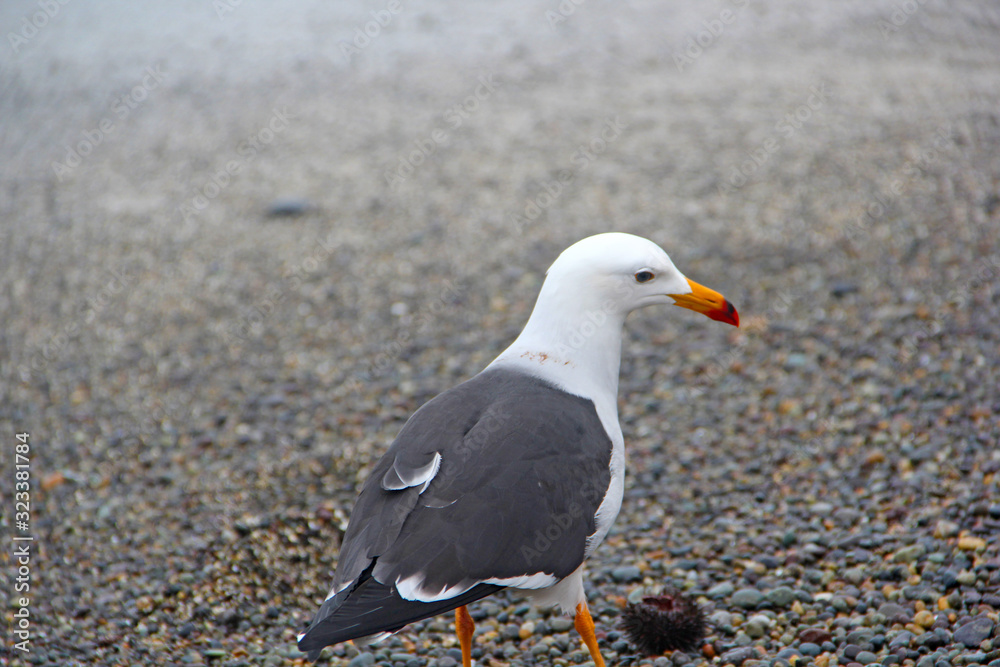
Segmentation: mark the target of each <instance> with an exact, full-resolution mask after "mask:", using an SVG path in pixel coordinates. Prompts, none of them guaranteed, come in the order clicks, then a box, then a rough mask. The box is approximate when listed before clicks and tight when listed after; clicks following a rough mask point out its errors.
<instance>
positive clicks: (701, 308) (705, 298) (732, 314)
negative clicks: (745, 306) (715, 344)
mask: <svg viewBox="0 0 1000 667" xmlns="http://www.w3.org/2000/svg"><path fill="white" fill-rule="evenodd" d="M688 285H690V286H691V293H690V294H668V295H667V296H669V297H670V298H671V299H673V300H674V305H675V306H680V307H681V308H687V309H689V310H693V311H695V312H696V313H701V314H702V315H705V316H706V317H708V318H709V319H712V320H718V321H719V322H725V323H726V324H732V325H733V326H734V327H738V326H740V314H739V313H737V312H736V308H735V307H734V306H733V304H731V303H729V302H728V301H726V297H724V296H722V295H721V294H719V293H718V292H716V291H715V290H711V289H708V288H707V287H703V286H702V285H699V284H698V283H696V282H695V281H693V280H688Z"/></svg>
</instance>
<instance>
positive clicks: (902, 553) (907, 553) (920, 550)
mask: <svg viewBox="0 0 1000 667" xmlns="http://www.w3.org/2000/svg"><path fill="white" fill-rule="evenodd" d="M926 553H927V548H926V547H924V545H922V544H914V545H911V546H908V547H903V548H902V549H900V550H899V551H897V552H896V553H894V554H893V555H892V562H894V563H912V562H914V561H915V560H917V559H919V558H920V557H922V556H923V555H924V554H926Z"/></svg>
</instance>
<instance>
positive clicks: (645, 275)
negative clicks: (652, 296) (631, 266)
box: [635, 271, 656, 283]
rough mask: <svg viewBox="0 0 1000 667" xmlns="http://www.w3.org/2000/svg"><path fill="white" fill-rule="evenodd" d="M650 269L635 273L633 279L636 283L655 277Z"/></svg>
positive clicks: (645, 281) (646, 281)
mask: <svg viewBox="0 0 1000 667" xmlns="http://www.w3.org/2000/svg"><path fill="white" fill-rule="evenodd" d="M655 277H656V276H654V275H653V272H652V271H640V272H639V273H637V274H635V281H636V282H637V283H648V282H649V281H650V280H652V279H653V278H655Z"/></svg>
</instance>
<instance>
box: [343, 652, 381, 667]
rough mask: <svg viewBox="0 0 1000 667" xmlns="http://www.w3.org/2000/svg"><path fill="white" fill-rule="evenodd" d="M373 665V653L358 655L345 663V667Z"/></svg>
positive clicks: (367, 666) (369, 666)
mask: <svg viewBox="0 0 1000 667" xmlns="http://www.w3.org/2000/svg"><path fill="white" fill-rule="evenodd" d="M374 664H375V655H374V654H373V653H368V652H367V651H366V652H364V653H359V654H358V655H356V656H355V657H354V658H351V661H350V662H348V663H347V667H371V666H372V665H374Z"/></svg>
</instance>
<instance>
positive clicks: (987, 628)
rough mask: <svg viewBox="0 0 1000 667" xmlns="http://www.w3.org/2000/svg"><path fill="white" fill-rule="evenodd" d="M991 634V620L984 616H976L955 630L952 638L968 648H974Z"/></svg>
mask: <svg viewBox="0 0 1000 667" xmlns="http://www.w3.org/2000/svg"><path fill="white" fill-rule="evenodd" d="M991 634H993V621H991V620H990V619H988V618H987V617H985V616H978V617H976V618H974V619H972V620H971V621H969V622H968V623H966V624H965V625H963V626H962V627H960V628H959V629H957V630H955V634H954V640H955V641H956V642H958V643H960V644H965V646H966V647H968V648H976V647H977V646H979V644H980V643H982V641H983V640H984V639H989V638H990V635H991Z"/></svg>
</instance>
